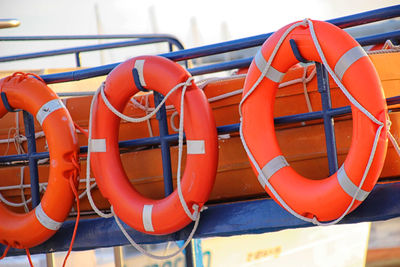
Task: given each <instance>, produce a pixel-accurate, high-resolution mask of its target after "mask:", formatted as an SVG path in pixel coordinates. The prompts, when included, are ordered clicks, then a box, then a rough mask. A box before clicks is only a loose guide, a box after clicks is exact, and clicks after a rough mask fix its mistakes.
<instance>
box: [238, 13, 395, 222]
mask: <svg viewBox="0 0 400 267" xmlns="http://www.w3.org/2000/svg"><path fill="white" fill-rule="evenodd" d="M311 22H312V24H313V25H314V26H313V27H314V30H315V34H316V36H317V38H318V40H319V43H320V47H321V49H322V51H323V53H324V55H325V58H326V62H327V63H328V65H329V66H330V68H331V69H334V71H335V73H336V75H337V76H338V77H339V79H340V80H341V82H342V84H343V85H344V86H345V87H346V88H347V90H348V91H349V92H350V94H351V95H352V96H353V97H354V98H355V99H356V100H357V101H358V102H359V103H360V104H361V105H362V106H363V107H364V108H365V109H366V110H367V111H369V112H370V113H371V114H372V115H373V116H374V117H375V118H376V119H377V120H379V123H380V125H381V126H379V125H377V124H375V123H373V122H372V121H371V120H370V119H369V118H368V117H367V116H366V115H365V114H364V113H363V112H361V111H360V110H359V109H358V108H356V107H355V105H353V104H352V105H351V108H352V115H353V136H352V143H351V147H350V150H349V153H348V155H347V157H346V160H345V161H344V163H343V165H342V166H341V167H340V169H339V170H338V172H336V173H334V174H333V175H331V176H330V177H328V178H325V179H322V180H311V179H307V178H306V177H303V176H301V175H299V174H298V173H297V172H296V171H295V170H293V169H292V168H291V167H290V166H289V164H288V163H287V162H286V160H285V158H284V156H283V155H282V152H281V150H280V147H279V144H278V142H277V139H276V135H275V131H274V118H273V109H274V99H275V94H276V92H277V89H278V84H279V82H280V80H281V79H282V77H283V75H284V74H285V73H286V72H287V70H288V69H289V68H290V67H291V66H293V65H294V64H296V63H298V62H299V61H298V60H297V59H296V57H295V55H294V53H293V51H292V48H291V45H290V39H293V40H294V41H295V43H296V44H297V47H298V51H299V52H300V54H301V55H302V56H303V57H304V58H305V59H307V60H309V61H315V62H322V59H321V57H320V55H319V53H318V51H317V49H316V45H314V42H313V39H312V35H311V30H310V27H311V26H310V24H309V23H308V24H305V25H304V24H303V25H300V26H297V27H295V28H294V29H293V30H292V31H291V32H290V33H289V34H288V35H287V36H286V37H284V36H285V35H284V33H285V34H286V33H287V32H288V31H289V30H290V29H291V28H292V25H294V23H293V24H289V25H287V26H285V27H284V28H282V29H280V30H278V31H277V32H276V33H274V34H273V35H272V36H271V37H270V38H268V40H267V41H266V42H265V43H264V44H263V45H262V47H261V49H260V50H259V52H258V53H257V55H256V56H255V58H254V59H253V61H252V63H251V66H250V69H249V73H248V75H247V77H246V81H245V85H244V92H243V96H245V95H246V94H247V95H248V97H247V99H246V100H242V102H243V103H242V106H241V112H242V115H243V118H242V125H241V127H242V138H243V140H245V141H244V142H243V143H247V146H248V150H249V152H251V154H252V156H253V159H254V160H255V162H256V163H257V164H258V167H259V168H258V170H257V168H256V167H255V166H254V164H252V167H253V170H254V172H255V173H256V175H258V179H259V181H260V184H261V185H262V186H263V187H264V188H265V190H266V191H267V192H268V193H269V194H270V195H271V196H272V197H273V198H274V199H275V200H276V201H277V202H278V203H279V204H280V205H281V206H283V207H285V205H284V204H283V203H282V202H281V200H283V201H284V202H285V203H286V207H285V208H286V209H287V210H289V209H288V208H287V207H289V208H290V209H291V210H292V211H294V212H295V213H297V214H298V215H300V216H303V218H306V219H307V218H309V219H315V218H316V219H317V220H319V221H331V220H336V219H338V218H339V217H340V216H341V215H343V216H344V213H345V211H346V210H348V211H349V212H350V211H352V210H354V209H355V208H356V207H357V206H358V205H359V204H360V203H361V202H362V201H363V200H364V199H365V197H366V196H367V195H368V193H369V192H370V191H371V190H372V188H373V187H374V185H375V183H376V182H377V179H378V177H379V174H380V172H381V170H382V167H383V163H384V159H385V155H386V149H387V134H386V120H387V107H386V102H385V97H384V93H383V90H382V87H381V84H380V80H379V77H378V75H377V73H376V71H375V68H374V66H373V64H372V62H371V60H370V59H369V57H368V56H367V55H366V53H365V52H364V50H363V49H362V48H361V47H360V46H359V44H358V43H357V42H356V41H355V40H354V39H353V38H352V37H351V36H350V35H348V34H347V33H346V32H344V31H343V30H341V29H339V28H337V27H336V26H334V25H332V24H329V23H326V22H321V21H314V20H313V21H311ZM299 24H301V23H299ZM293 27H294V26H293ZM281 38H284V39H283V42H282V43H281V45H280V47H279V49H278V50H277V51H276V54H275V58H274V59H273V60H272V62H271V67H270V68H269V69H268V71H267V72H266V75H265V76H266V77H263V78H260V80H261V79H262V80H261V82H260V83H259V84H258V86H257V85H255V83H256V81H257V80H258V79H259V77H260V75H261V73H262V71H263V70H265V71H266V68H265V65H266V64H267V62H268V61H269V60H270V56H271V54H272V53H274V52H273V50H274V49H275V47H276V46H277V44H278V42H279V40H280V39H281ZM278 46H279V45H278ZM253 86H254V88H255V89H253V90H254V91H253V92H252V93H251V94H249V90H251V88H252V87H253ZM288 108H290V107H288ZM379 127H381V128H380V132H377V131H378V128H379ZM375 136H377V137H378V138H377V139H376V140H377V141H376V142H375ZM297 138H298V142H301V136H299V137H297ZM374 143H376V150H375V156H374V157H373V158H372V160H373V161H372V163H371V165H370V168H369V172H368V173H367V175H366V177H365V179H364V183H363V185H362V187H361V190H359V192H358V193H357V194H356V192H357V190H358V187H359V185H360V184H361V181H362V178H363V175H364V171H365V170H366V169H367V164H368V160H369V156H370V154H371V151H373V145H374ZM248 154H249V153H248ZM260 171H261V172H262V173H263V176H264V177H265V178H266V179H267V181H268V183H269V184H267V182H265V180H263V179H262V176H261V175H260ZM271 188H272V190H271ZM273 191H275V192H273ZM277 196H279V198H280V199H281V200H279V199H278V197H277ZM353 198H354V200H353ZM351 203H353V204H352V205H351ZM350 205H351V207H350ZM292 213H293V212H292ZM293 214H294V213H293Z"/></svg>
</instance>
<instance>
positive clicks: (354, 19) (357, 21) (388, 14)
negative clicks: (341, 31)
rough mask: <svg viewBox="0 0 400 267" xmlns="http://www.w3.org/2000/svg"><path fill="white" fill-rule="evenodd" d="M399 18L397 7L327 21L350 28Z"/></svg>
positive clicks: (399, 12)
mask: <svg viewBox="0 0 400 267" xmlns="http://www.w3.org/2000/svg"><path fill="white" fill-rule="evenodd" d="M399 16H400V5H395V6H389V7H384V8H380V9H375V10H371V11H366V12H362V13H358V14H353V15H349V16H344V17H340V18H335V19H330V20H327V21H328V22H330V23H332V24H335V25H336V26H338V27H340V28H349V27H354V26H359V25H363V24H368V23H371V22H376V21H380V20H386V19H391V18H396V17H399Z"/></svg>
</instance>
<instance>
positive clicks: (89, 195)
mask: <svg viewBox="0 0 400 267" xmlns="http://www.w3.org/2000/svg"><path fill="white" fill-rule="evenodd" d="M103 87H104V82H103V83H102V84H101V85H100V87H99V89H97V91H96V93H95V94H94V96H93V98H92V103H91V104H90V110H89V126H88V127H89V128H88V151H87V156H86V195H87V197H88V200H89V203H90V206H91V207H92V209H93V210H94V211H95V212H96V214H97V215H99V216H100V217H103V218H111V217H112V216H113V215H112V213H103V212H102V211H101V210H99V209H98V208H97V206H96V204H95V203H94V201H93V198H92V194H91V192H90V190H91V186H90V178H91V177H90V154H91V151H92V142H91V140H92V115H93V106H94V102H95V101H96V99H97V96H98V95H99V91H101V90H102V88H103Z"/></svg>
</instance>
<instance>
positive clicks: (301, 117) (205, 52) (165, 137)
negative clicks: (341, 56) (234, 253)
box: [0, 5, 400, 255]
mask: <svg viewBox="0 0 400 267" xmlns="http://www.w3.org/2000/svg"><path fill="white" fill-rule="evenodd" d="M399 16H400V5H398V6H393V7H388V8H383V9H378V10H374V11H368V12H364V13H360V14H356V15H352V16H346V17H342V18H338V19H334V20H330V21H329V22H331V23H334V24H336V25H338V26H339V27H342V28H344V27H350V26H357V25H362V24H365V23H370V22H374V21H379V20H384V19H389V18H393V17H399ZM270 35H271V33H268V34H263V35H258V36H254V37H248V38H242V39H238V40H235V41H229V42H223V43H218V44H213V45H207V46H202V47H197V48H192V49H186V50H181V51H176V52H170V53H166V54H162V56H165V57H167V58H170V59H172V60H174V61H182V60H187V59H193V58H197V57H203V56H209V55H214V54H219V53H225V52H229V51H234V50H238V49H244V48H249V47H255V46H259V45H261V44H262V43H263V42H264V41H265V40H266V38H268V37H269V36H270ZM399 35H400V33H399V32H398V31H396V32H392V33H387V34H379V35H375V36H369V37H363V38H359V39H358V41H359V42H360V43H361V44H363V45H369V44H374V43H380V42H382V41H384V40H385V39H384V38H386V39H388V38H399ZM251 60H252V58H246V59H240V60H233V61H230V62H224V63H218V64H212V65H208V66H201V67H196V68H192V69H190V70H189V71H190V73H191V74H192V75H199V74H205V73H211V72H217V71H222V70H229V69H233V68H239V67H245V66H248V65H249V64H250V62H251ZM116 65H117V64H109V65H105V66H100V67H95V68H90V69H85V70H77V71H72V72H64V73H58V74H49V75H42V78H43V79H44V80H45V81H46V82H47V83H58V82H66V81H77V80H82V79H86V78H92V77H96V76H100V75H106V74H108V73H109V72H110V71H111V70H112V69H113V68H114V67H115V66H116ZM319 73H321V70H319ZM318 76H319V79H321V82H322V83H325V84H327V81H326V79H327V78H326V76H324V75H318ZM321 82H320V83H319V86H320V84H321ZM320 91H322V92H323V94H321V98H322V102H323V103H325V104H324V105H323V110H322V111H317V112H311V113H306V114H297V115H292V116H285V117H280V118H275V123H277V124H279V123H288V122H299V121H306V120H312V119H318V118H323V119H324V121H325V123H326V127H325V134H326V136H327V140H326V142H327V145H328V146H331V148H332V149H328V159H329V160H328V162H329V164H330V172H334V171H335V170H336V169H337V163H336V164H334V163H333V164H332V161H335V159H336V150H335V148H334V147H335V142H334V132H333V125H332V119H333V117H334V116H337V115H342V114H346V113H349V112H350V111H351V109H350V107H341V108H335V109H333V108H331V106H330V105H329V102H330V101H329V97H330V96H329V86H328V88H320ZM156 96H157V94H156ZM159 97H161V96H157V97H156V98H159ZM158 101H160V100H159V99H158V100H156V101H155V102H156V103H157V102H158ZM387 101H388V104H396V103H400V96H397V97H393V98H390V99H388V100H387ZM157 116H158V117H157V119H159V121H160V124H159V128H160V136H157V137H150V138H143V139H136V140H128V141H122V142H120V147H128V146H139V145H154V144H161V147H162V153H163V169H165V170H168V168H171V165H170V164H171V162H170V158H169V148H168V146H169V143H170V142H172V141H176V140H177V135H176V134H173V135H170V134H168V129H167V124H166V116H165V111H164V112H163V113H159V114H158V115H157ZM326 121H328V122H326ZM238 127H239V124H233V125H225V126H221V127H218V133H228V132H234V131H237V130H238ZM86 150H87V148H86V147H81V152H84V151H86ZM164 154H165V155H164ZM46 157H48V153H46V152H42V153H35V152H30V151H29V152H28V154H24V155H12V156H5V157H0V162H6V161H13V160H29V161H30V160H31V159H34V160H37V159H39V158H46ZM168 173H170V171H169V170H168V171H167V173H164V179H165V185H166V186H165V194H166V195H168V194H169V193H170V192H171V191H172V176H171V174H168ZM257 203H258V202H257ZM257 203H254V204H255V205H256V206H257V205H258V204H257ZM243 205H244V206H246V209H249V206H247V205H246V204H241V203H238V204H229V205H221V206H217V207H216V208H214V209H213V208H211V212H210V213H212V214H213V216H216V218H219V217H221V216H219V217H218V215H217V214H215V212H222V213H225V214H230V211H229V212H228V210H224V207H227V208H228V209H234V208H235V207H239V206H240V207H242V206H243ZM214 210H215V212H214ZM391 212H392V213H390V214H400V211H399V212H397V213H396V212H393V211H391ZM257 214H259V213H257ZM388 214H389V213H388ZM231 216H233V217H235V216H234V215H231ZM280 216H281V214H280ZM385 216H389V215H386V214H385ZM385 216H383V217H385ZM390 216H395V215H390ZM397 216H399V215H397ZM205 217H206V219H203V221H204V220H205V223H204V225H206V226H204V227H205V228H204V227H203V228H201V226H200V228H199V231H200V234H199V236H202V237H205V236H207V235H208V236H212V235H218V230H217V232H216V230H215V228H214V227H213V226H211V222H210V220H212V219H211V217H212V216H211V215H210V216H209V217H208V219H207V215H205ZM283 217H285V216H284V215H283ZM360 217H362V218H364V220H365V217H363V216H360ZM290 218H291V217H290ZM224 219H225V220H226V219H227V217H225V218H224ZM234 219H236V220H238V221H240V220H241V219H239V218H236V217H235V218H234ZM371 219H373V218H371ZM217 220H218V219H217ZM278 221H279V220H278ZM355 221H357V219H356V220H355ZM91 222H92V223H95V225H92V224H91V223H88V224H85V223H83V225H84V226H80V227H81V230H79V231H81V232H85V229H89V227H94V228H96V227H97V228H99V227H98V225H97V224H99V223H101V224H107V225H108V226H107V227H106V228H101V229H102V233H103V234H104V235H107V236H109V235H110V234H111V233H113V234H114V235H115V236H116V237H112V238H110V239H111V240H112V241H109V242H108V243H106V244H104V240H103V243H102V245H100V244H98V243H96V244H95V242H94V243H90V244H89V243H87V242H85V240H84V239H83V240H82V239H81V242H82V243H81V244H83V245H81V246H79V245H78V249H84V248H87V246H88V245H89V246H91V247H92V248H93V247H96V246H111V245H120V244H125V243H126V241H121V237H120V235H118V234H115V233H116V229H117V227H116V226H115V225H114V224H113V222H112V221H111V220H109V219H95V220H92V221H91ZM289 222H290V223H293V224H292V225H296V226H297V227H301V226H305V225H308V224H307V223H304V222H302V223H298V221H297V219H295V218H291V219H287V218H286V217H285V222H280V223H281V225H280V227H284V226H283V224H285V226H286V227H296V226H290V225H288V224H290V223H289ZM65 225H66V226H65V227H64V226H63V227H62V229H61V230H60V231H59V233H57V234H56V235H55V236H54V238H52V239H50V240H49V241H48V242H46V243H45V244H43V245H40V246H39V247H38V248H36V249H33V250H32V251H33V252H34V253H40V252H46V251H48V250H49V248H50V247H51V248H52V249H53V250H54V246H52V245H51V244H54V242H58V244H59V246H58V248H59V250H65V244H64V243H66V242H65V241H64V240H60V238H63V237H65V234H66V231H67V232H68V231H70V230H71V224H70V223H65ZM232 225H234V223H233V224H232ZM251 225H253V226H252V227H254V228H253V231H252V230H251V229H249V228H246V229H244V228H243V229H242V230H239V229H237V228H236V229H233V228H232V229H231V230H230V232H229V233H230V234H242V233H246V232H253V233H255V232H259V231H262V230H259V229H261V228H262V227H260V228H256V225H258V224H255V223H252V224H251ZM103 226H104V225H103ZM258 226H259V225H258ZM82 227H83V228H84V229H83V230H82ZM207 227H208V228H207ZM276 227H278V226H277V225H275V228H274V229H276ZM97 228H96V229H97ZM99 229H100V228H99ZM262 229H265V228H262ZM219 231H220V233H221V235H224V234H223V233H222V232H223V231H222V230H219ZM264 231H265V230H264ZM131 232H132V233H133V234H135V236H136V237H138V240H139V242H146V240H148V241H147V242H160V240H162V241H165V240H176V239H182V238H185V237H186V236H187V234H188V230H187V229H184V230H182V231H180V232H178V233H176V234H173V235H167V236H165V237H146V235H144V234H141V233H138V232H136V231H133V230H131ZM224 233H225V232H224ZM83 235H85V234H83ZM86 237H88V236H87V235H86ZM93 238H95V237H90V236H89V237H88V238H87V240H93ZM118 238H119V239H118ZM122 238H123V237H122ZM64 239H65V238H64ZM116 239H118V241H116ZM55 240H56V241H55ZM67 240H68V239H67ZM123 240H124V239H123ZM52 242H53V243H52ZM106 242H107V241H106ZM61 243H62V245H60V244H61ZM49 246H50V247H49ZM0 250H1V249H0ZM13 254H18V251H16V250H11V251H10V255H13Z"/></svg>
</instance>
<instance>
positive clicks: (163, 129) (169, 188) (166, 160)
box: [153, 91, 174, 196]
mask: <svg viewBox="0 0 400 267" xmlns="http://www.w3.org/2000/svg"><path fill="white" fill-rule="evenodd" d="M153 94H154V105H155V106H158V105H159V104H160V103H161V101H162V99H163V98H164V97H163V95H162V94H160V93H158V92H155V91H154V92H153ZM156 117H157V120H158V127H159V129H160V143H161V155H162V166H163V175H164V192H165V196H168V195H170V194H171V193H172V192H173V191H174V188H173V184H172V168H171V154H170V149H169V142H168V140H167V139H166V138H165V137H166V136H168V122H167V112H166V110H165V105H163V106H162V107H161V108H160V110H159V111H158V112H157V115H156Z"/></svg>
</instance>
